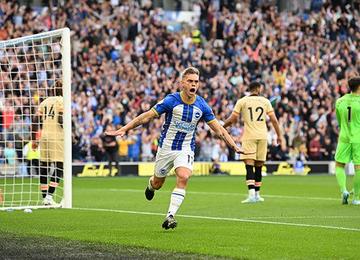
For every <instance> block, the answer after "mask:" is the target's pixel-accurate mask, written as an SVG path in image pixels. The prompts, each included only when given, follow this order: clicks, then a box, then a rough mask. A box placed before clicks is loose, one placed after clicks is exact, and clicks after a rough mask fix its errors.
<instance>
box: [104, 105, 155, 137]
mask: <svg viewBox="0 0 360 260" xmlns="http://www.w3.org/2000/svg"><path fill="white" fill-rule="evenodd" d="M156 116H157V114H156V112H155V111H154V110H153V109H150V110H149V111H147V112H144V113H142V114H140V115H138V116H137V117H135V118H134V119H133V120H131V121H130V122H129V123H127V124H126V125H125V126H123V127H121V128H120V129H118V130H111V131H106V132H105V135H110V136H120V137H122V136H124V135H125V133H126V132H127V131H129V130H131V129H133V128H135V127H137V126H139V125H143V124H146V123H147V122H149V121H150V120H151V119H153V118H154V117H156Z"/></svg>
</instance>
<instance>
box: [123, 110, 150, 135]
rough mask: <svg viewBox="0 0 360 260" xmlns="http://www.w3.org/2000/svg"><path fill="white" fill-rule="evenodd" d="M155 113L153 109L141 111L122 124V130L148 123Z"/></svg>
mask: <svg viewBox="0 0 360 260" xmlns="http://www.w3.org/2000/svg"><path fill="white" fill-rule="evenodd" d="M156 116H157V115H156V113H155V112H154V111H153V110H149V111H147V112H145V113H142V114H140V115H138V116H137V117H135V118H134V119H133V120H131V121H130V122H129V123H128V124H127V125H125V126H124V130H125V131H126V132H127V131H129V130H131V129H133V128H136V127H138V126H139V125H143V124H146V123H148V122H149V121H150V120H151V119H153V118H154V117H156Z"/></svg>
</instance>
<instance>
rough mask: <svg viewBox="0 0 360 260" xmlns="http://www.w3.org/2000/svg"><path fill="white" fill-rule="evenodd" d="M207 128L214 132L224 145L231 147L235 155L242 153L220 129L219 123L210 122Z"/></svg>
mask: <svg viewBox="0 0 360 260" xmlns="http://www.w3.org/2000/svg"><path fill="white" fill-rule="evenodd" d="M208 125H209V127H210V128H211V129H212V130H213V131H214V132H215V134H216V135H217V136H218V137H219V138H220V139H221V140H224V141H225V143H226V144H227V145H228V146H230V147H231V149H233V150H234V151H235V152H237V153H244V151H243V150H242V149H241V148H240V147H239V146H237V145H236V144H235V142H234V140H233V139H232V137H231V136H230V134H229V133H228V132H227V131H226V130H225V128H224V127H222V126H221V125H220V123H219V121H217V120H216V119H215V120H212V121H210V122H209V123H208Z"/></svg>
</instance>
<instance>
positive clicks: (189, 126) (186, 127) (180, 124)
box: [174, 121, 196, 132]
mask: <svg viewBox="0 0 360 260" xmlns="http://www.w3.org/2000/svg"><path fill="white" fill-rule="evenodd" d="M174 124H175V128H176V129H178V130H183V131H187V132H191V131H194V130H195V127H196V125H195V124H193V123H189V122H184V121H175V122H174Z"/></svg>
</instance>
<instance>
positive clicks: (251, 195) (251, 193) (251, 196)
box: [249, 189, 255, 198]
mask: <svg viewBox="0 0 360 260" xmlns="http://www.w3.org/2000/svg"><path fill="white" fill-rule="evenodd" d="M249 197H250V198H253V197H255V189H250V190H249Z"/></svg>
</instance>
